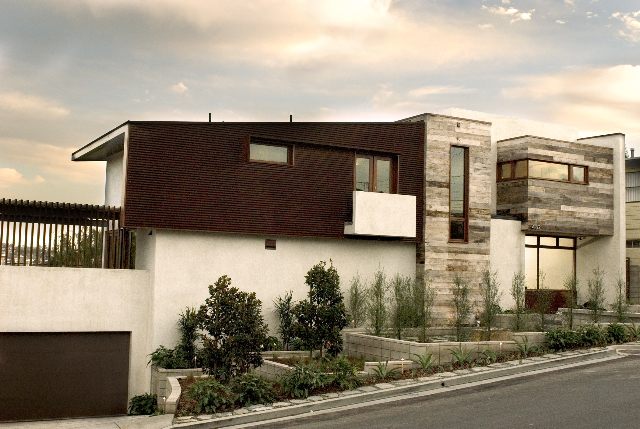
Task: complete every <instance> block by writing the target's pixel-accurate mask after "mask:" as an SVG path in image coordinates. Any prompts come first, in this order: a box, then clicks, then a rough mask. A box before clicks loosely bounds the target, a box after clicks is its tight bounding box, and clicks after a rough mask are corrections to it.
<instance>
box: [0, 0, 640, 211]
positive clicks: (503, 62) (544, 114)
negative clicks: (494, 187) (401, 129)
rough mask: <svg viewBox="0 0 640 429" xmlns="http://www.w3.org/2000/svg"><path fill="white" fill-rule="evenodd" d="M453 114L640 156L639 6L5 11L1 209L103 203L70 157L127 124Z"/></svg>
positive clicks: (471, 1)
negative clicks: (504, 120)
mask: <svg viewBox="0 0 640 429" xmlns="http://www.w3.org/2000/svg"><path fill="white" fill-rule="evenodd" d="M447 107H459V108H464V109H470V110H478V111H483V112H488V113H495V114H501V115H507V116H514V117H521V118H526V119H532V120H537V121H544V122H552V123H559V124H563V125H570V126H575V127H578V128H579V129H580V131H581V135H582V136H591V135H598V134H607V133H613V132H622V133H625V134H626V135H627V146H629V147H635V148H637V149H640V3H639V2H638V0H633V1H624V0H607V1H605V0H600V1H598V0H564V1H562V0H447V1H442V0H441V1H435V0H210V1H205V0H179V1H178V0H57V1H51V0H48V1H38V0H0V198H19V199H37V200H47V201H64V202H77V203H96V204H97V203H102V202H103V200H104V164H102V163H96V162H94V163H87V162H85V163H72V162H71V161H70V157H71V152H73V151H74V150H76V149H78V148H80V147H82V146H84V145H85V144H87V143H89V142H90V141H92V140H94V139H95V138H97V137H99V136H100V135H102V134H104V133H105V132H107V131H109V130H111V129H112V128H114V127H116V126H118V125H120V124H121V123H123V122H125V121H126V120H180V121H206V120H208V113H209V112H211V113H212V120H214V121H223V120H224V121H288V119H289V114H293V118H294V120H295V121H394V120H397V119H401V118H404V117H407V116H411V115H415V114H418V113H423V112H433V111H437V110H440V109H444V108H447ZM639 152H640V151H639Z"/></svg>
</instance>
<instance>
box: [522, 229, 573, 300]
mask: <svg viewBox="0 0 640 429" xmlns="http://www.w3.org/2000/svg"><path fill="white" fill-rule="evenodd" d="M527 237H536V244H527V242H526V239H527ZM541 238H555V240H556V244H555V246H550V245H548V244H541ZM560 239H569V240H573V246H561V245H560ZM524 247H525V248H527V247H528V248H530V249H536V268H537V269H536V290H539V289H540V249H559V250H571V251H573V273H574V274H575V273H576V263H577V250H578V239H577V238H576V237H566V236H560V235H533V234H526V235H525V244H524ZM550 290H556V289H550Z"/></svg>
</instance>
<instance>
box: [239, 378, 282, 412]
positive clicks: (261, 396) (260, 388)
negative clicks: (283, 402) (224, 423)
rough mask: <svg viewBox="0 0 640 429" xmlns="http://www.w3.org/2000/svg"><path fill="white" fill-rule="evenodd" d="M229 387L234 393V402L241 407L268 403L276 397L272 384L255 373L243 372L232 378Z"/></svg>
mask: <svg viewBox="0 0 640 429" xmlns="http://www.w3.org/2000/svg"><path fill="white" fill-rule="evenodd" d="M229 387H230V388H231V391H232V392H233V393H234V394H235V404H236V405H239V406H241V407H248V406H250V405H254V404H268V403H271V402H273V401H274V399H275V397H276V395H275V389H274V384H273V383H272V382H271V381H268V380H265V379H264V378H262V377H259V376H257V375H255V374H243V375H241V376H240V377H235V378H232V379H231V381H230V382H229Z"/></svg>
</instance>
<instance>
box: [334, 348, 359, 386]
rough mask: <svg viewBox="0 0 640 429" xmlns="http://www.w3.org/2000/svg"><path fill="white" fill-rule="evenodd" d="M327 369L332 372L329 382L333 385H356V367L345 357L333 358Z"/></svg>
mask: <svg viewBox="0 0 640 429" xmlns="http://www.w3.org/2000/svg"><path fill="white" fill-rule="evenodd" d="M328 369H329V371H330V372H331V373H332V378H333V379H332V380H331V384H333V385H334V386H336V387H339V388H341V389H353V388H354V387H356V386H358V378H357V375H358V369H357V368H356V366H355V365H353V364H351V363H350V362H349V360H348V359H347V358H346V357H344V356H340V357H338V358H336V359H334V361H333V362H331V364H330V365H329V368H328Z"/></svg>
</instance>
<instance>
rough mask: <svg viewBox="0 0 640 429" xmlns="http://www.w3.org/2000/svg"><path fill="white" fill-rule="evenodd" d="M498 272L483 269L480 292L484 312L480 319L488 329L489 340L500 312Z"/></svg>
mask: <svg viewBox="0 0 640 429" xmlns="http://www.w3.org/2000/svg"><path fill="white" fill-rule="evenodd" d="M497 277H498V273H497V272H496V271H494V272H491V270H489V269H487V270H484V271H482V282H480V293H481V295H482V312H481V314H480V321H481V323H482V325H483V326H484V327H485V329H486V330H487V340H488V341H491V327H492V326H494V325H495V323H496V318H497V315H498V313H500V303H499V300H500V292H499V291H498V279H497Z"/></svg>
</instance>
